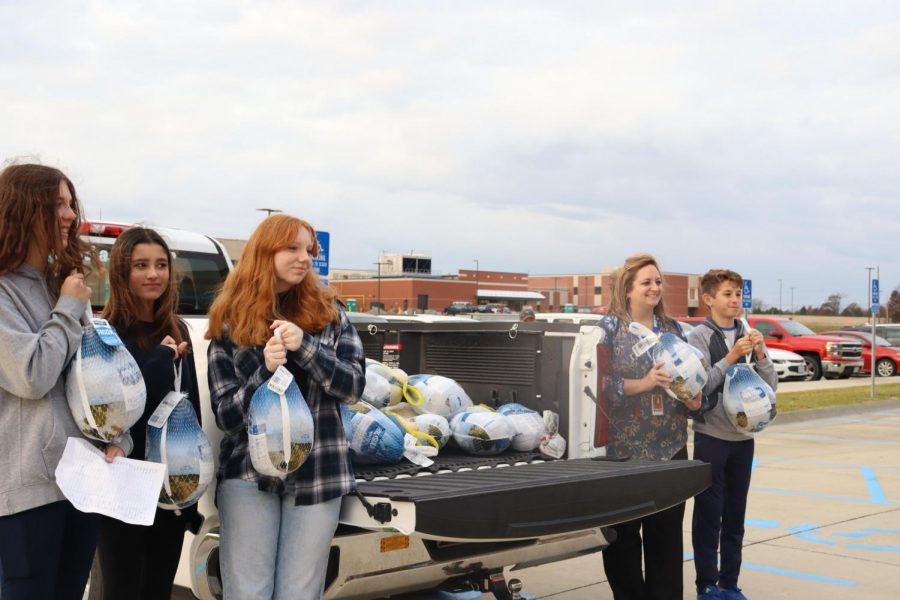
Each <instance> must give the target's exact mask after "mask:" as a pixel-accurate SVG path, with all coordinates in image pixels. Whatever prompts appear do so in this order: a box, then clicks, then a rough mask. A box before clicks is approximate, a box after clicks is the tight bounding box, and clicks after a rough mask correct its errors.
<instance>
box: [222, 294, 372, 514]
mask: <svg viewBox="0 0 900 600" xmlns="http://www.w3.org/2000/svg"><path fill="white" fill-rule="evenodd" d="M338 312H339V315H340V316H339V320H338V321H334V322H332V323H329V324H328V325H327V326H326V327H325V329H323V330H322V331H321V332H319V333H315V334H313V333H309V332H307V331H304V332H303V341H302V342H301V344H300V348H298V349H297V350H296V351H292V352H288V364H287V365H285V366H286V367H287V368H288V370H291V371H294V372H295V373H297V372H302V373H303V374H304V375H305V379H306V381H307V383H308V389H307V390H306V393H305V398H306V403H307V404H308V405H309V410H310V412H311V413H312V416H313V422H314V425H315V441H314V443H313V449H312V452H311V453H310V455H309V457H308V458H307V459H306V462H305V463H303V466H301V467H300V468H299V469H298V470H297V471H294V472H293V473H291V474H290V475H288V476H287V478H286V479H285V480H284V481H282V480H281V479H279V478H277V477H267V476H265V475H260V474H259V473H258V472H257V471H256V469H254V468H253V464H252V463H251V461H250V454H249V452H248V438H247V420H248V416H247V412H248V410H249V406H250V399H251V398H252V397H253V393H254V392H255V391H256V389H257V388H259V386H261V385H263V384H265V383H266V382H267V381H268V380H269V378H270V377H271V376H272V373H270V372H269V370H268V369H267V368H266V364H265V358H264V357H263V346H240V347H239V346H236V345H235V344H234V343H233V342H231V340H229V339H227V338H220V339H216V340H212V342H211V343H210V345H209V351H208V358H209V371H208V377H209V393H210V399H211V400H212V407H213V412H214V413H215V415H216V424H217V425H218V426H219V429H221V430H222V431H223V432H224V433H225V437H224V438H223V439H222V444H221V449H220V452H219V471H218V478H219V480H220V481H221V480H222V479H244V480H246V481H254V482H257V483H258V485H259V489H260V490H263V491H268V492H273V493H288V494H293V495H294V497H295V499H296V503H297V504H318V503H320V502H326V501H328V500H331V499H333V498H337V497H340V496H343V495H345V494H348V493H350V492H352V491H354V490H355V489H356V483H355V478H354V475H353V468H352V467H351V465H350V454H349V446H348V444H347V438H346V436H345V435H344V428H343V425H342V423H341V414H340V406H339V405H338V403H339V402H344V403H346V404H353V403H354V402H357V401H358V400H359V398H360V396H362V392H363V388H365V385H366V376H365V355H364V353H363V346H362V341H360V339H359V335H358V334H357V333H356V328H355V327H354V326H353V325H352V324H351V323H350V320H349V319H348V318H347V315H346V313H344V311H343V310H341V309H340V308H338Z"/></svg>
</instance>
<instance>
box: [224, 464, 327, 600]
mask: <svg viewBox="0 0 900 600" xmlns="http://www.w3.org/2000/svg"><path fill="white" fill-rule="evenodd" d="M217 494H218V501H219V519H220V522H221V536H222V537H221V542H220V555H219V556H220V562H219V565H220V567H221V571H222V585H223V587H224V592H225V597H226V598H228V600H260V599H267V598H271V599H274V600H287V599H288V598H290V599H291V600H294V599H297V598H303V599H306V598H309V599H318V598H321V597H322V591H323V588H324V587H325V572H326V570H327V567H328V554H329V551H330V549H331V540H332V538H333V537H334V531H335V529H337V523H338V517H339V516H340V512H341V499H340V498H334V499H333V500H329V501H328V502H323V503H321V504H313V505H309V506H305V505H300V506H295V505H294V497H293V496H292V495H290V494H285V495H278V494H273V493H269V492H262V491H260V490H259V489H258V488H257V487H256V484H255V483H253V482H250V481H244V480H243V479H226V480H224V481H222V482H221V483H220V484H219V488H218V492H217Z"/></svg>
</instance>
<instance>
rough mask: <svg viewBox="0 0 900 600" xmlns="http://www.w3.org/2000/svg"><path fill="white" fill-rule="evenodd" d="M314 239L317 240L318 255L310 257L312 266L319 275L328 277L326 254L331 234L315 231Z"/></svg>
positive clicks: (327, 253)
mask: <svg viewBox="0 0 900 600" xmlns="http://www.w3.org/2000/svg"><path fill="white" fill-rule="evenodd" d="M316 239H317V240H318V241H319V255H318V256H315V257H313V259H312V264H313V268H314V269H315V270H316V271H317V272H318V273H319V277H323V278H324V277H328V255H329V250H330V247H329V245H330V243H331V234H330V233H328V232H327V231H317V232H316Z"/></svg>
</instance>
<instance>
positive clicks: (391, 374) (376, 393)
mask: <svg viewBox="0 0 900 600" xmlns="http://www.w3.org/2000/svg"><path fill="white" fill-rule="evenodd" d="M382 379H383V380H384V382H385V383H387V393H385V389H384V383H382V381H381V380H382ZM363 400H365V401H366V402H368V403H369V404H371V405H372V406H374V407H376V408H385V407H387V406H395V405H397V404H399V403H401V402H403V401H406V402H407V403H409V404H410V405H418V404H421V403H422V395H421V394H420V393H419V391H418V390H416V389H414V388H411V387H410V386H409V376H408V375H407V374H406V371H404V370H403V369H395V368H393V367H389V366H387V365H386V364H384V363H380V362H378V361H377V360H372V359H371V358H367V359H366V389H365V391H364V392H363Z"/></svg>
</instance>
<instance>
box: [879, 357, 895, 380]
mask: <svg viewBox="0 0 900 600" xmlns="http://www.w3.org/2000/svg"><path fill="white" fill-rule="evenodd" d="M875 372H876V373H878V376H879V377H893V376H894V375H896V374H897V363H895V362H894V361H892V360H891V359H889V358H882V359H881V360H879V361H878V362H877V363H875Z"/></svg>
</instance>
